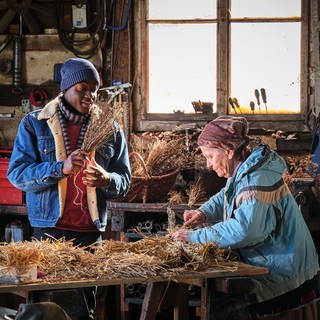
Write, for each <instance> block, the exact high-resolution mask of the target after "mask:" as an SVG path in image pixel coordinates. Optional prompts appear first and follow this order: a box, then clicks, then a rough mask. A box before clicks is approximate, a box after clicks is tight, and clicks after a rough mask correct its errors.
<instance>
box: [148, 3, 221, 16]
mask: <svg viewBox="0 0 320 320" xmlns="http://www.w3.org/2000/svg"><path fill="white" fill-rule="evenodd" d="M216 7H217V0H197V1H186V0H149V19H193V18H202V19H215V18H216V16H217V10H216Z"/></svg>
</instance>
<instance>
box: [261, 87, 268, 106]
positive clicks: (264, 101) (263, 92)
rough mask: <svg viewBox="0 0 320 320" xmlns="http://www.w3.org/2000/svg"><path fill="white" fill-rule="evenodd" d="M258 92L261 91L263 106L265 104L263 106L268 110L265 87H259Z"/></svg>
mask: <svg viewBox="0 0 320 320" xmlns="http://www.w3.org/2000/svg"><path fill="white" fill-rule="evenodd" d="M260 92H261V97H262V101H263V103H264V106H265V108H266V112H268V108H267V93H266V89H265V88H261V89H260Z"/></svg>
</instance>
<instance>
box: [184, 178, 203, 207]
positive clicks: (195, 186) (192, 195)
mask: <svg viewBox="0 0 320 320" xmlns="http://www.w3.org/2000/svg"><path fill="white" fill-rule="evenodd" d="M188 194H189V200H188V206H189V207H192V206H193V205H195V204H196V203H200V202H204V201H205V200H207V199H206V198H207V193H206V191H205V189H204V186H203V181H202V179H201V177H199V178H198V179H197V180H196V182H195V183H192V184H191V185H190V188H189V192H188Z"/></svg>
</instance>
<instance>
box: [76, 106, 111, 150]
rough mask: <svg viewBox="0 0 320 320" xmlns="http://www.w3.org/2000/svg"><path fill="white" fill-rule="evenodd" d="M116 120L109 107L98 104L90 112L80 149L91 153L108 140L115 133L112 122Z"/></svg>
mask: <svg viewBox="0 0 320 320" xmlns="http://www.w3.org/2000/svg"><path fill="white" fill-rule="evenodd" d="M115 119H117V114H115V112H114V110H113V108H112V106H111V105H108V104H106V103H104V104H102V103H99V104H97V105H94V106H93V107H92V108H91V110H90V120H89V124H88V128H87V131H86V133H85V136H84V139H83V143H82V146H81V149H82V150H84V151H86V152H92V151H94V150H96V149H97V148H99V147H100V146H101V145H102V144H103V143H104V142H106V140H108V139H109V138H110V137H111V136H112V134H113V133H114V131H115V126H114V120H115Z"/></svg>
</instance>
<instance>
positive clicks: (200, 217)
mask: <svg viewBox="0 0 320 320" xmlns="http://www.w3.org/2000/svg"><path fill="white" fill-rule="evenodd" d="M183 220H184V224H183V225H184V226H187V227H195V226H198V225H201V224H203V223H204V222H205V221H206V216H205V214H204V213H203V212H201V211H199V210H186V211H185V212H184V213H183Z"/></svg>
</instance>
